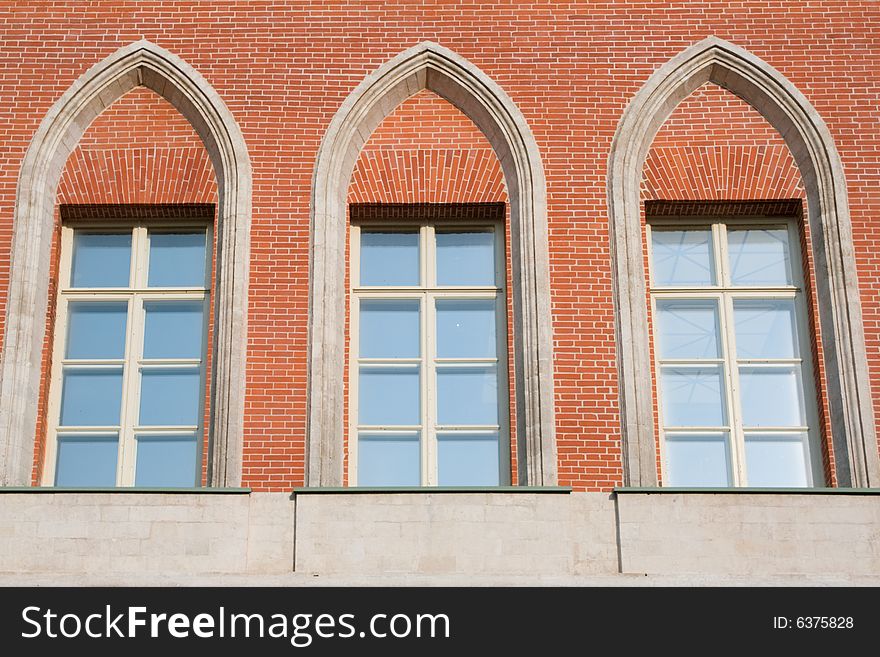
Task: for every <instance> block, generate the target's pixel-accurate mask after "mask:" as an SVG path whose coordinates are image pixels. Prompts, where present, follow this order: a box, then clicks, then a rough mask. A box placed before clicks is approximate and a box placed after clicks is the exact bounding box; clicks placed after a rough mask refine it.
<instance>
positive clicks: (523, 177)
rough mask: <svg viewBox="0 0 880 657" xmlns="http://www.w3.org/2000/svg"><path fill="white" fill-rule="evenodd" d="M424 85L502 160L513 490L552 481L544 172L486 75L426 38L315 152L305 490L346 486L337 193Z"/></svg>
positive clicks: (347, 111)
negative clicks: (509, 290) (381, 130)
mask: <svg viewBox="0 0 880 657" xmlns="http://www.w3.org/2000/svg"><path fill="white" fill-rule="evenodd" d="M422 89H429V90H430V91H433V92H434V93H436V94H438V95H439V96H441V97H442V98H444V99H446V100H447V101H449V102H450V103H452V104H453V105H454V106H455V107H457V108H458V109H459V110H461V111H462V112H463V113H464V114H465V115H467V116H468V117H469V118H470V119H471V120H472V121H473V122H474V123H475V124H476V126H477V127H478V128H480V130H482V132H483V133H484V134H485V135H486V137H487V138H488V140H489V142H490V143H491V144H492V147H493V148H494V150H495V153H496V155H497V156H498V159H499V161H500V163H501V167H502V170H503V172H504V177H505V181H506V183H507V188H508V193H509V199H510V216H511V226H510V231H511V250H512V257H511V260H512V262H511V264H512V267H513V272H514V273H513V303H514V340H515V343H514V351H515V356H514V358H515V362H514V364H515V367H514V369H515V376H516V385H515V388H516V408H517V418H516V428H517V436H518V437H519V441H518V442H519V446H520V447H519V455H518V456H519V463H520V477H519V479H520V483H522V484H526V483H527V484H531V485H540V484H543V485H550V484H555V483H556V446H555V441H554V428H555V424H554V413H553V357H552V348H553V340H552V327H551V323H550V285H549V264H548V255H547V251H548V249H547V210H546V192H545V183H544V170H543V166H542V164H541V158H540V154H539V152H538V147H537V144H536V143H535V139H534V137H533V136H532V133H531V130H530V129H529V127H528V125H527V124H526V121H525V118H524V117H523V115H522V114H521V113H520V111H519V109H518V108H517V107H516V105H514V103H513V101H512V100H511V99H510V98H509V97H508V95H507V94H506V93H505V92H504V91H503V90H502V89H501V88H500V87H499V86H498V85H497V84H496V83H495V82H493V81H492V80H491V79H490V78H489V77H488V76H487V75H486V74H485V73H483V72H482V71H481V70H479V69H478V68H477V67H476V66H474V65H473V64H471V63H470V62H468V61H467V60H465V59H463V58H462V57H460V56H459V55H457V54H455V53H454V52H452V51H451V50H448V49H447V48H444V47H442V46H439V45H437V44H435V43H431V42H423V43H420V44H419V45H417V46H415V47H413V48H411V49H409V50H407V51H405V52H403V53H401V54H399V55H398V56H396V57H394V58H393V59H391V60H390V61H388V62H386V63H385V64H383V65H382V66H381V67H379V69H377V70H376V71H374V72H373V73H372V74H370V75H368V76H367V77H366V78H365V79H364V80H363V81H362V82H361V83H360V84H359V85H358V87H357V88H356V89H355V90H354V91H353V92H352V93H351V94H350V95H349V96H348V97H347V98H346V99H345V101H344V102H343V103H342V106H341V107H340V108H339V110H338V111H337V113H336V115H335V116H334V118H333V120H332V121H331V123H330V125H329V127H328V129H327V132H326V134H325V136H324V139H323V141H322V143H321V146H320V149H319V151H318V156H317V161H316V165H315V173H314V179H313V186H312V208H311V211H312V225H311V228H312V229H311V235H312V244H311V293H310V304H309V307H310V337H309V345H310V354H309V395H308V429H307V434H308V436H307V437H308V456H307V463H306V468H307V474H306V481H307V484H308V485H309V486H340V485H342V480H343V436H344V431H345V426H346V422H345V418H344V414H343V407H344V399H343V395H344V392H343V373H344V353H345V334H344V326H345V292H346V291H345V241H346V224H347V220H346V194H347V191H348V186H349V182H350V180H351V175H352V171H353V169H354V166H355V163H356V161H357V158H358V155H359V153H360V150H361V147H362V146H363V145H364V143H365V142H366V141H367V139H368V138H369V136H370V133H372V131H373V130H374V129H375V128H376V127H377V126H378V125H379V123H381V121H382V119H384V118H385V117H386V116H387V115H388V114H390V113H391V112H392V111H393V110H394V109H395V108H396V107H397V106H398V105H399V104H400V103H401V102H403V101H404V100H406V99H407V98H409V97H410V96H412V95H413V94H415V93H417V92H419V91H421V90H422Z"/></svg>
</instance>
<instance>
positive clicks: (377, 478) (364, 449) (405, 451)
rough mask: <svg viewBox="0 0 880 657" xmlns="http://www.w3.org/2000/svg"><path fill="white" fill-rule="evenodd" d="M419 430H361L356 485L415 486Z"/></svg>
mask: <svg viewBox="0 0 880 657" xmlns="http://www.w3.org/2000/svg"><path fill="white" fill-rule="evenodd" d="M420 467H421V456H420V446H419V434H418V433H411V434H382V433H362V434H360V439H359V441H358V486H418V485H419V484H420V483H421V476H420V474H419V470H420Z"/></svg>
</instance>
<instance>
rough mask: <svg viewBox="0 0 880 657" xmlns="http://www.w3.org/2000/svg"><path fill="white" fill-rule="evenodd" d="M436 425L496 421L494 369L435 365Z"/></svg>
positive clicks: (492, 423)
mask: <svg viewBox="0 0 880 657" xmlns="http://www.w3.org/2000/svg"><path fill="white" fill-rule="evenodd" d="M437 421H438V423H439V424H447V425H453V424H459V425H485V424H490V425H494V424H498V371H497V368H496V367H495V366H494V365H493V366H491V367H466V368H464V367H457V368H451V367H438V368H437Z"/></svg>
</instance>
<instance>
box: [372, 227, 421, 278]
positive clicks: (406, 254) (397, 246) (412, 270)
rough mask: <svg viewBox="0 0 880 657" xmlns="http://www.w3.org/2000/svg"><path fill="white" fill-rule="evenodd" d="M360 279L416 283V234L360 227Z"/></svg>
mask: <svg viewBox="0 0 880 657" xmlns="http://www.w3.org/2000/svg"><path fill="white" fill-rule="evenodd" d="M360 255H361V272H360V274H361V281H360V284H361V285H363V286H368V285H418V284H419V234H418V233H415V232H413V233H373V232H367V231H361V254H360Z"/></svg>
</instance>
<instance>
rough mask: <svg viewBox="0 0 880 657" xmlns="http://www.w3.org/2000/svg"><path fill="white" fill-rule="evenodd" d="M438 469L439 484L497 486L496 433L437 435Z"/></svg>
mask: <svg viewBox="0 0 880 657" xmlns="http://www.w3.org/2000/svg"><path fill="white" fill-rule="evenodd" d="M437 470H438V472H437V474H438V481H439V483H440V485H441V486H497V485H498V484H499V483H500V474H499V467H498V434H497V433H496V434H490V435H480V434H460V433H441V434H438V435H437Z"/></svg>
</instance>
